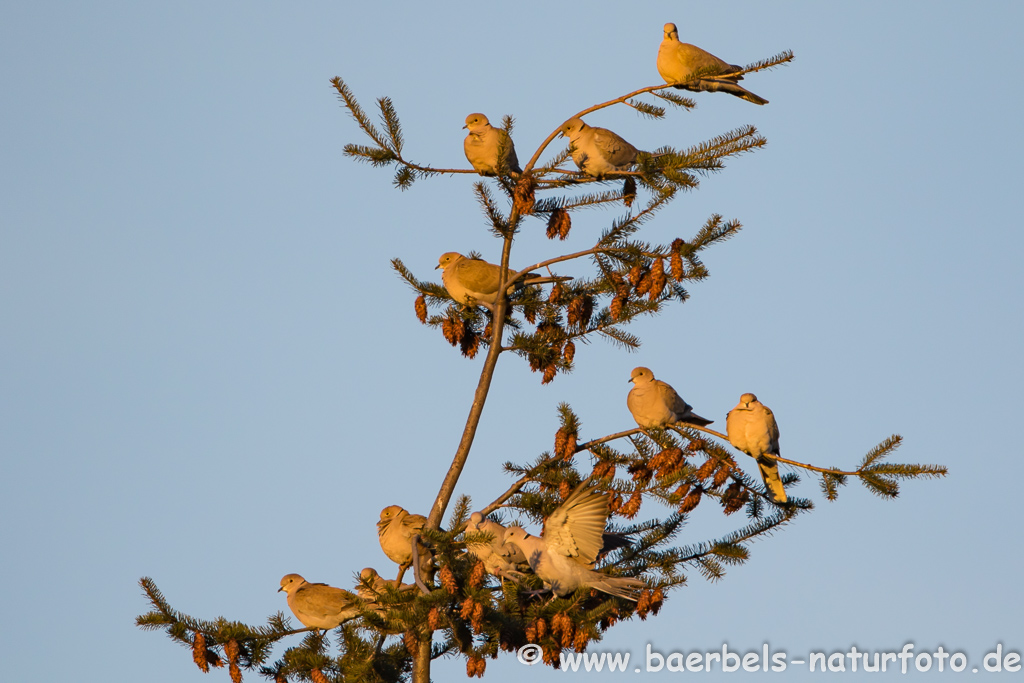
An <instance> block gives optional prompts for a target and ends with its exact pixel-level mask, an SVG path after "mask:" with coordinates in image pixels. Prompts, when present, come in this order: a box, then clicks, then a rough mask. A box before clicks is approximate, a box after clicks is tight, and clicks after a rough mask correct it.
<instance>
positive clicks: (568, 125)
mask: <svg viewBox="0 0 1024 683" xmlns="http://www.w3.org/2000/svg"><path fill="white" fill-rule="evenodd" d="M586 127H587V124H586V123H584V121H583V119H581V118H579V117H577V116H574V117H572V118H571V119H569V120H568V121H566V122H565V123H563V124H562V127H561V128H559V129H558V132H559V134H560V135H561V136H562V137H566V138H572V136H573V135H579V134H580V131H582V130H583V129H584V128H586Z"/></svg>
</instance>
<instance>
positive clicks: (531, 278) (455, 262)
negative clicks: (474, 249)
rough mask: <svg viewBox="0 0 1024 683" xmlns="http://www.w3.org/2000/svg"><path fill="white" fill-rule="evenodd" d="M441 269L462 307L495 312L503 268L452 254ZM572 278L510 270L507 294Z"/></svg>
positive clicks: (447, 286)
mask: <svg viewBox="0 0 1024 683" xmlns="http://www.w3.org/2000/svg"><path fill="white" fill-rule="evenodd" d="M438 268H440V269H441V281H442V282H444V288H445V289H447V290H448V293H449V294H450V295H451V297H452V298H453V299H455V300H456V301H457V302H459V303H460V304H469V305H471V306H477V305H479V306H484V307H485V308H487V310H489V311H490V312H491V313H493V312H494V306H495V305H496V304H497V303H498V278H499V277H500V276H501V266H496V265H494V264H493V263H488V262H487V261H483V260H480V259H470V258H466V257H465V256H463V255H462V254H460V253H458V252H455V251H449V252H448V253H446V254H442V255H441V258H440V259H438V264H437V266H435V268H434V270H437V269H438ZM571 279H572V278H570V277H558V276H551V277H545V276H542V275H538V274H536V273H517V272H516V271H514V270H511V269H509V271H508V278H507V280H506V282H505V291H510V290H514V289H519V288H520V287H525V286H527V285H542V284H546V283H548V282H562V281H565V280H571Z"/></svg>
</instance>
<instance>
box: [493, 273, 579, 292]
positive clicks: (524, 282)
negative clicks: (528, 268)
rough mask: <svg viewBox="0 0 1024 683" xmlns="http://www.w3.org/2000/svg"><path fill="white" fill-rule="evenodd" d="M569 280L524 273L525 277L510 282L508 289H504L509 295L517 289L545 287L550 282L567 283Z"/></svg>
mask: <svg viewBox="0 0 1024 683" xmlns="http://www.w3.org/2000/svg"><path fill="white" fill-rule="evenodd" d="M571 279H572V278H571V277H569V276H568V275H550V276H548V275H537V274H536V273H526V274H525V275H522V276H520V277H518V278H516V279H515V280H514V281H513V282H511V283H510V284H509V286H508V288H507V289H506V291H507V292H508V293H509V294H511V293H512V292H514V291H516V290H517V289H521V288H523V287H527V286H529V287H532V286H534V285H546V284H549V283H551V282H568V281H569V280H571Z"/></svg>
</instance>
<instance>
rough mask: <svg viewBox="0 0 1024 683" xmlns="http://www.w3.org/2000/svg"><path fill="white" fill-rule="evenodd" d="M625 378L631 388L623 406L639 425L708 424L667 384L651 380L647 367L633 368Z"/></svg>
mask: <svg viewBox="0 0 1024 683" xmlns="http://www.w3.org/2000/svg"><path fill="white" fill-rule="evenodd" d="M629 381H630V382H632V383H633V388H632V389H630V390H629V395H628V396H627V397H626V405H627V406H628V407H629V412H631V413H632V414H633V419H634V420H636V423H637V424H638V425H640V426H641V427H659V428H661V427H665V426H666V425H670V424H674V423H676V422H687V423H689V424H694V425H697V426H698V427H703V426H704V425H709V424H711V423H712V420H708V419H706V418H703V417H701V416H700V415H697V414H695V413H694V412H693V409H692V408H691V407H690V404H688V403H687V402H686V401H684V400H683V399H682V398H681V397H680V396H679V394H677V393H676V390H675V389H673V388H672V386H671V385H669V384H667V383H666V382H662V381H661V380H659V379H654V373H653V372H651V371H650V370H649V369H648V368H633V372H632V373H630V376H629Z"/></svg>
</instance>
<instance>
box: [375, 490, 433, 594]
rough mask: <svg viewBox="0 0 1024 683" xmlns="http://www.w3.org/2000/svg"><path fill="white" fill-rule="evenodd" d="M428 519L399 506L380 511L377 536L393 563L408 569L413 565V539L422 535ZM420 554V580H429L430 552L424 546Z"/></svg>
mask: <svg viewBox="0 0 1024 683" xmlns="http://www.w3.org/2000/svg"><path fill="white" fill-rule="evenodd" d="M426 523H427V518H426V517H424V516H423V515H412V514H409V512H408V511H407V510H406V509H405V508H403V507H401V506H399V505H389V506H387V507H386V508H384V509H383V510H381V511H380V521H379V522H377V535H378V536H379V537H380V547H381V550H383V551H384V554H385V555H387V556H388V559H390V560H391V561H392V562H394V563H396V564H398V565H399V566H402V567H406V566H409V565H411V564H412V538H413V536H415V535H417V534H419V533H420V531H421V530H422V529H423V525H424V524H426ZM418 547H419V553H420V557H419V559H420V578H422V579H423V580H424V581H426V580H427V576H428V575H429V564H430V552H429V551H428V550H427V549H426V548H424V547H423V546H421V545H420V546H418Z"/></svg>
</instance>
